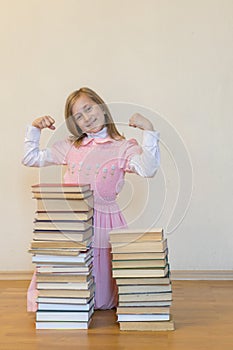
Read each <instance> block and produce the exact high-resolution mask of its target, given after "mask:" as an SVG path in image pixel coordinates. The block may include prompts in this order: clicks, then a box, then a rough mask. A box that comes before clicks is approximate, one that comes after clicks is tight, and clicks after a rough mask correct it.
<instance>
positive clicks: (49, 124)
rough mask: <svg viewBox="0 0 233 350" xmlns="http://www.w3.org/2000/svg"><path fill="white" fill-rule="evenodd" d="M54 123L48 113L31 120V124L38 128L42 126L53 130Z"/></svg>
mask: <svg viewBox="0 0 233 350" xmlns="http://www.w3.org/2000/svg"><path fill="white" fill-rule="evenodd" d="M54 123H55V120H54V119H53V118H52V117H50V116H49V115H45V116H44V117H39V118H36V119H35V120H34V121H33V122H32V126H35V127H36V128H38V129H40V130H41V129H44V128H49V129H51V130H55V129H56V128H55V126H54V125H53V124H54Z"/></svg>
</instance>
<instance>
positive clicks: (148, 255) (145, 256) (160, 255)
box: [112, 249, 168, 261]
mask: <svg viewBox="0 0 233 350" xmlns="http://www.w3.org/2000/svg"><path fill="white" fill-rule="evenodd" d="M167 254H168V250H167V249H166V250H165V251H164V252H141V253H137V252H136V253H135V252H131V253H126V252H123V253H112V260H115V261H116V260H117V261H119V260H151V259H158V260H159V259H165V258H166V257H167Z"/></svg>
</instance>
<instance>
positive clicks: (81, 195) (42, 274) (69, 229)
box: [29, 184, 95, 329]
mask: <svg viewBox="0 0 233 350" xmlns="http://www.w3.org/2000/svg"><path fill="white" fill-rule="evenodd" d="M32 193H33V197H34V198H35V199H36V200H37V211H36V216H35V221H34V231H33V240H32V241H31V246H30V249H29V252H30V253H32V254H33V255H32V262H33V263H35V264H36V283H37V290H38V299H37V303H38V310H37V312H36V329H87V328H88V327H89V324H90V322H91V316H92V314H93V312H94V289H95V285H94V280H93V276H92V263H93V248H92V236H93V225H92V220H93V193H92V191H91V190H90V186H89V185H68V184H39V185H34V186H32Z"/></svg>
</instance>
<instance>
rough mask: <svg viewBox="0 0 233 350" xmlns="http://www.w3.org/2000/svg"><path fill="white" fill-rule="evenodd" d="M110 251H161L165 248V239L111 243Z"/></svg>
mask: <svg viewBox="0 0 233 350" xmlns="http://www.w3.org/2000/svg"><path fill="white" fill-rule="evenodd" d="M111 245H112V253H133V252H135V253H150V252H158V253H160V252H161V253H162V252H164V251H165V250H166V249H167V240H166V239H165V240H162V241H146V242H132V243H112V244H111Z"/></svg>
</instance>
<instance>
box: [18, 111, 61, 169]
mask: <svg viewBox="0 0 233 350" xmlns="http://www.w3.org/2000/svg"><path fill="white" fill-rule="evenodd" d="M54 123H55V120H54V119H53V118H52V117H50V116H44V117H39V118H37V119H35V120H34V121H33V122H32V125H29V126H28V127H27V131H26V136H25V139H24V156H23V159H22V163H23V164H24V165H26V166H30V167H43V166H48V165H54V164H65V156H66V153H67V142H65V141H60V142H57V143H56V144H54V145H53V146H52V148H45V149H43V150H40V148H39V147H40V135H41V130H42V129H44V128H49V129H51V130H55V126H54Z"/></svg>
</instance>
